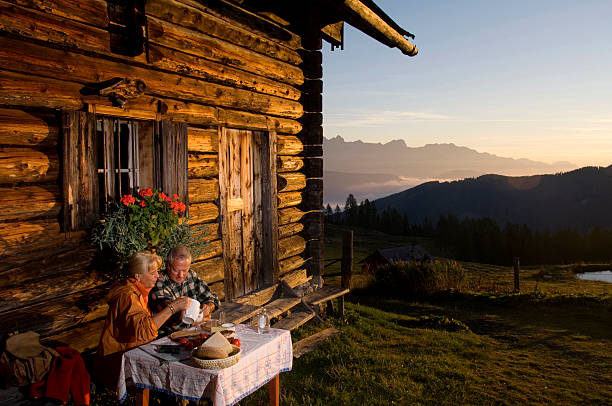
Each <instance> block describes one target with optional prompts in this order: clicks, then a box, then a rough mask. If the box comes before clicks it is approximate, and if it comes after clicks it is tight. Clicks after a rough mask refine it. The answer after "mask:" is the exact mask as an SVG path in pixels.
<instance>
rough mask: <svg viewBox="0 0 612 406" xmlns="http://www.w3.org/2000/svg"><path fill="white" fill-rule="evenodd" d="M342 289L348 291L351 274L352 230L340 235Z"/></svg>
mask: <svg viewBox="0 0 612 406" xmlns="http://www.w3.org/2000/svg"><path fill="white" fill-rule="evenodd" d="M340 269H341V271H342V280H341V283H342V288H343V289H350V287H351V275H352V274H353V230H347V231H345V232H344V234H343V235H342V263H341V266H340Z"/></svg>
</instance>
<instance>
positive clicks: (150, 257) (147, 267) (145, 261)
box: [127, 252, 162, 276]
mask: <svg viewBox="0 0 612 406" xmlns="http://www.w3.org/2000/svg"><path fill="white" fill-rule="evenodd" d="M161 264H162V258H161V257H160V256H159V255H156V254H151V253H150V252H137V253H135V254H134V255H132V256H131V258H130V260H129V261H128V264H127V271H128V274H129V275H130V276H134V275H136V274H143V273H145V272H150V271H151V270H153V269H154V268H157V269H159V267H160V266H161Z"/></svg>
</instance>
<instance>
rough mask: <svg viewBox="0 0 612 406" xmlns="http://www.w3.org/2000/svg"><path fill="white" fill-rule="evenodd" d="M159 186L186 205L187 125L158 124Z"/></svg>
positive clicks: (173, 123) (168, 122)
mask: <svg viewBox="0 0 612 406" xmlns="http://www.w3.org/2000/svg"><path fill="white" fill-rule="evenodd" d="M159 138H160V141H161V143H160V144H161V145H160V147H161V148H160V151H159V159H160V163H159V168H160V171H161V174H160V175H161V182H159V186H160V187H161V188H162V191H164V192H165V193H166V194H170V195H172V194H173V193H176V194H177V195H178V196H179V198H180V199H181V200H182V201H183V202H185V204H188V194H187V159H188V157H187V124H186V123H176V122H172V121H162V122H161V123H160V137H159Z"/></svg>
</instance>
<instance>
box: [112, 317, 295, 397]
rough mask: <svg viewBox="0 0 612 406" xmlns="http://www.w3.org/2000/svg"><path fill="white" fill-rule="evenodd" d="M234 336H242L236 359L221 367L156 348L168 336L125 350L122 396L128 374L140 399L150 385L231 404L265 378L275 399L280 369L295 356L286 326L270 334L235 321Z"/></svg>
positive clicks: (121, 376) (183, 395)
mask: <svg viewBox="0 0 612 406" xmlns="http://www.w3.org/2000/svg"><path fill="white" fill-rule="evenodd" d="M236 336H237V337H238V338H239V339H240V341H241V342H242V348H241V349H242V354H241V357H240V361H239V362H238V363H237V364H235V365H233V366H231V367H228V368H225V369H221V370H207V369H201V368H197V367H195V366H193V365H191V362H190V361H189V360H188V359H186V360H183V361H178V360H177V359H174V358H172V357H175V356H173V355H166V354H158V353H156V352H155V350H154V348H155V346H156V345H157V344H167V343H168V342H169V338H162V339H159V340H156V341H154V342H153V343H150V344H146V345H145V346H141V347H138V348H134V349H132V350H130V351H128V352H126V353H125V354H124V356H123V365H122V369H121V373H120V379H119V383H118V388H117V391H118V393H119V399H120V401H123V400H124V399H125V396H126V379H128V378H131V379H132V381H133V384H134V386H135V387H137V388H139V393H138V394H137V404H138V405H148V402H149V389H153V390H159V391H164V392H166V393H171V394H173V395H175V396H177V397H179V398H183V399H186V400H199V399H200V398H208V399H211V400H212V401H213V405H215V406H229V405H233V404H235V403H236V402H238V401H240V400H241V399H243V398H244V397H246V396H247V395H248V394H250V393H252V392H253V391H255V390H256V389H258V388H259V387H261V386H263V385H264V384H266V383H268V385H269V390H270V404H271V405H278V404H279V392H280V383H279V376H278V375H279V373H280V372H284V371H288V370H290V369H291V367H292V362H293V351H292V345H291V335H290V334H289V331H287V330H278V329H270V332H269V333H268V334H257V333H256V332H254V331H253V330H252V329H251V328H250V327H247V326H243V325H237V326H236ZM186 354H187V355H186V356H188V353H186ZM161 357H165V358H166V360H162V359H161ZM181 358H185V354H181Z"/></svg>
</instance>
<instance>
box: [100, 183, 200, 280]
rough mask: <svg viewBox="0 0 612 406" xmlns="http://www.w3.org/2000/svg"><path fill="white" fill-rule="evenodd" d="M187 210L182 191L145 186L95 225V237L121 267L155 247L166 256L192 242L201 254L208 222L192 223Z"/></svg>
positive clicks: (156, 250) (104, 250)
mask: <svg viewBox="0 0 612 406" xmlns="http://www.w3.org/2000/svg"><path fill="white" fill-rule="evenodd" d="M185 210H186V207H185V204H184V203H183V202H181V201H180V200H179V197H178V195H176V194H174V195H172V196H169V195H167V194H165V193H164V192H162V191H160V190H159V189H143V190H141V191H140V192H139V193H138V195H136V196H133V195H124V196H123V197H122V198H121V200H120V202H119V203H118V204H115V205H114V207H113V208H112V210H111V213H110V214H109V215H107V216H105V217H104V219H103V220H102V221H101V222H100V224H98V225H97V226H96V227H94V229H93V230H92V237H91V239H92V242H93V243H94V244H96V245H97V246H99V247H100V249H101V250H102V252H103V253H104V252H108V253H110V255H112V257H113V260H114V261H115V262H116V264H117V265H119V266H120V267H122V266H123V265H125V264H127V262H128V260H129V259H130V257H131V256H132V255H133V254H134V253H136V252H140V251H151V252H155V253H156V254H157V255H159V256H161V257H162V258H165V257H166V255H167V253H168V251H169V250H170V249H171V248H172V247H174V246H176V245H185V246H188V247H189V248H190V249H191V251H192V256H193V257H197V256H198V255H200V254H201V253H202V252H203V248H204V247H205V245H207V244H206V243H205V242H202V238H203V237H204V236H205V235H206V225H203V226H198V227H196V228H195V229H194V228H193V227H190V226H189V225H188V219H187V217H185ZM120 276H123V275H120Z"/></svg>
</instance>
